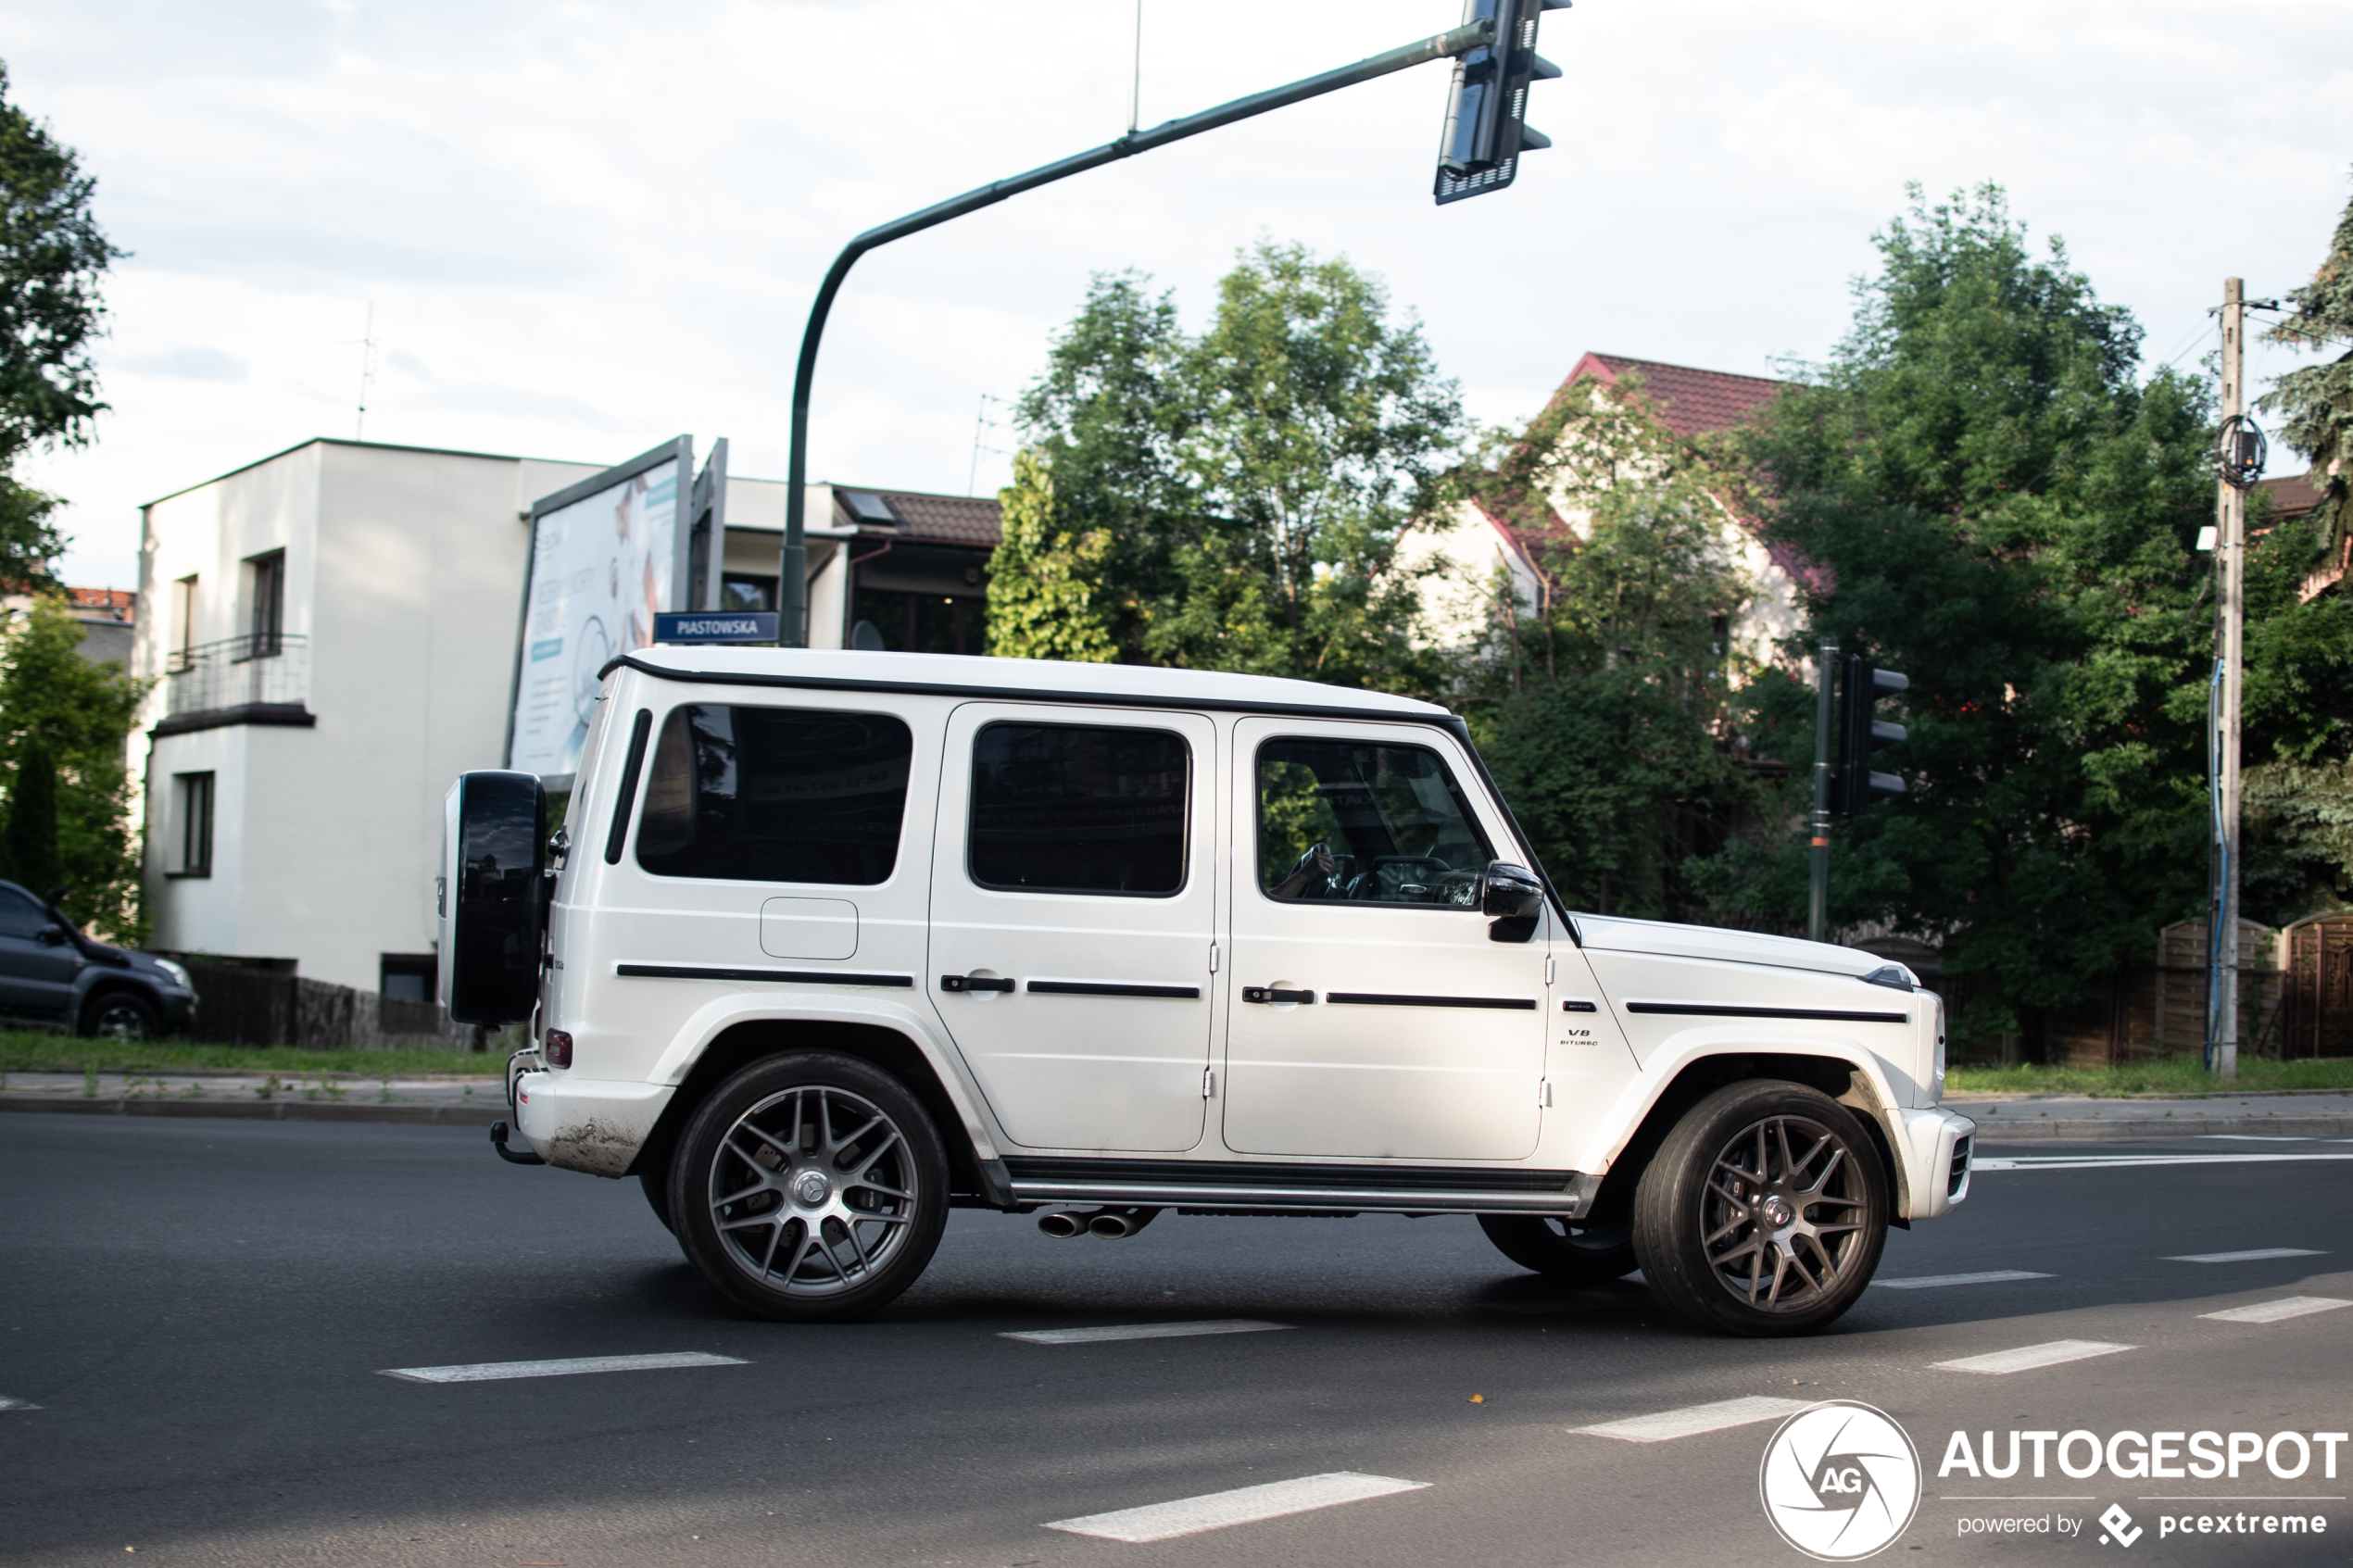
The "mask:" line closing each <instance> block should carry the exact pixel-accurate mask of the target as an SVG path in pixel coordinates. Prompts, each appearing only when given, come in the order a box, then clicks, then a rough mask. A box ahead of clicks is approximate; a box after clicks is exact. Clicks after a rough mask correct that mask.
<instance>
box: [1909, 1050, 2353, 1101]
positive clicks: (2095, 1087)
mask: <svg viewBox="0 0 2353 1568" xmlns="http://www.w3.org/2000/svg"><path fill="white" fill-rule="evenodd" d="M1944 1087H1945V1089H1946V1090H1947V1091H1948V1092H1949V1091H1953V1090H1960V1091H1963V1092H1966V1093H1974V1094H1989V1093H1991V1094H2040V1095H2228V1094H2241V1093H2245V1092H2246V1091H2248V1090H2253V1089H2347V1090H2353V1057H2332V1058H2327V1059H2324V1060H2318V1061H2265V1060H2262V1059H2260V1058H2251V1057H2244V1056H2243V1057H2241V1058H2239V1075H2238V1079H2237V1081H2236V1082H2235V1083H2230V1084H2224V1083H2221V1082H2218V1081H2217V1080H2216V1078H2215V1077H2214V1075H2213V1074H2212V1073H2208V1072H2207V1070H2206V1064H2205V1062H2204V1061H2203V1060H2201V1059H2199V1058H2197V1057H2195V1056H2169V1057H2163V1058H2160V1059H2158V1060H2155V1061H2141V1062H2134V1063H2133V1064H2132V1065H2130V1066H2126V1067H1956V1068H1954V1069H1953V1070H1952V1071H1951V1072H1950V1073H1947V1074H1946V1076H1945V1079H1944Z"/></svg>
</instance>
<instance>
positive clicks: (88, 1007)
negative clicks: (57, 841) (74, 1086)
mask: <svg viewBox="0 0 2353 1568" xmlns="http://www.w3.org/2000/svg"><path fill="white" fill-rule="evenodd" d="M63 891H64V889H62V888H59V889H57V890H56V892H53V893H52V894H51V896H50V897H49V898H47V899H45V900H44V899H41V898H36V897H33V896H32V895H31V893H30V892H28V891H26V890H25V889H24V888H22V887H19V886H18V885H17V884H15V883H13V882H0V1014H6V1016H7V1017H8V1018H9V1019H10V1020H11V1021H14V1022H32V1023H41V1024H46V1025H49V1026H50V1027H53V1028H64V1029H72V1030H76V1031H79V1032H80V1033H82V1034H84V1035H131V1036H132V1037H134V1038H142V1037H145V1036H147V1035H168V1034H170V1033H172V1032H174V1031H176V1030H181V1029H185V1028H187V1027H189V1026H190V1025H191V1024H193V1023H194V1022H195V1016H196V993H195V987H194V986H193V985H190V984H189V981H188V972H187V971H186V970H184V969H182V968H181V967H180V966H179V965H178V964H176V963H173V962H172V961H171V960H170V959H159V958H156V957H154V956H153V955H152V954H148V953H133V952H127V951H125V950H124V949H122V948H120V947H107V945H106V944H105V943H103V942H93V941H92V940H90V938H88V937H87V936H84V935H82V933H81V931H80V930H79V929H78V928H77V927H76V926H75V925H74V923H73V922H71V921H70V920H68V919H67V918H66V917H65V915H64V913H63V912H62V911H61V910H59V909H58V908H57V901H56V896H57V893H58V892H63Z"/></svg>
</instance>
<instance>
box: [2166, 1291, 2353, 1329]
mask: <svg viewBox="0 0 2353 1568" xmlns="http://www.w3.org/2000/svg"><path fill="white" fill-rule="evenodd" d="M2339 1307H2353V1301H2347V1300H2345V1299H2343V1298H2340V1297H2335V1296H2286V1297H2282V1298H2280V1299H2279V1300H2277V1301H2258V1302H2256V1303H2255V1304H2254V1305H2253V1306H2251V1307H2232V1308H2229V1309H2227V1310H2225V1311H2220V1312H2200V1313H2199V1314H2198V1316H2200V1317H2202V1318H2212V1319H2214V1320H2215V1321H2216V1322H2218V1323H2285V1322H2286V1321H2287V1320H2288V1319H2290V1318H2302V1317H2309V1316H2310V1315H2311V1314H2312V1313H2314V1312H2329V1311H2335V1310H2336V1309H2337V1308H2339Z"/></svg>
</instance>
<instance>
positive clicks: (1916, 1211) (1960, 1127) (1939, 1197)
mask: <svg viewBox="0 0 2353 1568" xmlns="http://www.w3.org/2000/svg"><path fill="white" fill-rule="evenodd" d="M1899 1114H1900V1115H1901V1116H1902V1117H1903V1118H1904V1149H1903V1155H1904V1161H1905V1176H1906V1188H1907V1189H1908V1192H1909V1195H1910V1201H1909V1203H1908V1204H1907V1205H1906V1213H1905V1215H1904V1217H1905V1218H1906V1219H1907V1220H1933V1219H1935V1218H1936V1217H1937V1216H1938V1215H1939V1214H1949V1213H1951V1212H1952V1211H1953V1210H1955V1209H1957V1208H1958V1207H1959V1206H1960V1203H1961V1200H1962V1199H1964V1198H1967V1197H1969V1164H1970V1156H1971V1154H1972V1153H1973V1151H1974V1147H1975V1145H1976V1142H1977V1123H1974V1122H1972V1121H1970V1120H1969V1118H1968V1117H1966V1116H1963V1115H1961V1114H1960V1113H1959V1112H1957V1111H1952V1110H1943V1109H1936V1110H1906V1111H1902V1112H1899Z"/></svg>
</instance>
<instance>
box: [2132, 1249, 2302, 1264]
mask: <svg viewBox="0 0 2353 1568" xmlns="http://www.w3.org/2000/svg"><path fill="white" fill-rule="evenodd" d="M2327 1256H2328V1254H2327V1253H2325V1252H2315V1251H2313V1250H2312V1249H2311V1248H2309V1247H2257V1248H2250V1249H2248V1250H2247V1251H2245V1252H2184V1253H2181V1254H2179V1255H2178V1256H2175V1257H2171V1258H2168V1259H2166V1260H2165V1261H2167V1262H2169V1263H2260V1262H2265V1261H2269V1260H2271V1259H2273V1258H2325V1257H2327Z"/></svg>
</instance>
